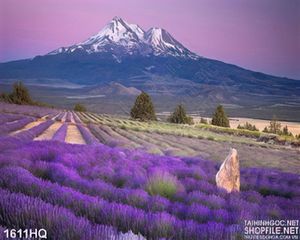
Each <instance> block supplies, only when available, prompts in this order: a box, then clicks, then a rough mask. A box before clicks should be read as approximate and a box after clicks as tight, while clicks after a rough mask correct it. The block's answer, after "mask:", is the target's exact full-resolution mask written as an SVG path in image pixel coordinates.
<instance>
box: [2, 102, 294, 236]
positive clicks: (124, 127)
mask: <svg viewBox="0 0 300 240" xmlns="http://www.w3.org/2000/svg"><path fill="white" fill-rule="evenodd" d="M0 113H1V114H0V123H1V128H0V138H1V141H0V192H1V193H0V210H1V211H0V226H1V227H0V228H3V229H7V228H34V227H35V228H38V227H43V228H45V229H47V232H48V235H49V236H50V238H51V239H119V240H126V239H145V238H146V239H241V238H242V236H243V231H242V227H243V221H244V220H245V219H249V220H250V219H299V218H300V209H299V199H300V191H299V189H300V180H299V174H300V172H299V171H300V157H299V156H300V154H299V148H298V147H292V146H291V145H280V144H271V143H269V142H264V141H259V139H260V137H261V136H260V134H259V135H257V133H255V134H253V133H250V132H247V131H246V132H245V131H240V132H238V131H237V132H224V131H225V130H223V129H209V127H207V126H205V125H193V126H188V125H180V126H178V125H175V124H170V123H165V122H146V123H145V122H139V121H133V120H130V119H127V118H125V117H120V116H110V115H103V114H102V115H99V114H95V113H89V112H87V113H78V112H73V111H66V110H60V109H51V108H41V107H31V106H17V105H10V104H0ZM230 147H235V148H236V149H237V150H238V153H239V155H240V161H241V167H242V168H241V192H240V193H231V194H229V193H226V192H225V191H224V190H222V189H219V188H217V187H216V184H215V175H216V173H217V171H218V168H219V166H220V163H221V161H223V160H224V159H225V156H226V154H227V152H228V151H229V149H230ZM29 220H30V221H29Z"/></svg>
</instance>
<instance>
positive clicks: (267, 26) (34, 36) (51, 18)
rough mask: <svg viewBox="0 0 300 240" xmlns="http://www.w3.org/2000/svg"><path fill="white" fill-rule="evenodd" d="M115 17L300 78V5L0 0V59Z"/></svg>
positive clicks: (80, 36)
mask: <svg viewBox="0 0 300 240" xmlns="http://www.w3.org/2000/svg"><path fill="white" fill-rule="evenodd" d="M114 16H120V17H122V18H124V19H125V20H126V21H127V22H129V23H137V24H139V25H140V26H141V27H142V28H144V29H145V30H147V29H148V28H150V27H152V26H153V27H154V26H156V27H162V28H165V29H166V30H167V31H169V32H170V33H171V34H172V35H173V36H174V37H175V38H176V39H177V40H179V41H180V42H181V43H182V44H183V45H185V46H186V47H188V48H189V49H190V50H192V51H194V52H196V53H198V54H199V55H201V56H205V57H208V58H213V59H218V60H222V61H225V62H228V63H233V64H237V65H239V66H242V67H245V68H248V69H252V70H257V71H262V72H265V73H270V74H273V75H278V76H288V77H291V78H296V79H300V1H299V0H226V1H225V0H0V61H1V62H4V61H9V60H14V59H21V58H28V57H33V56H35V55H42V54H45V53H48V52H50V51H52V50H54V49H56V48H58V47H61V46H68V45H71V44H74V43H77V42H80V41H82V40H85V39H87V38H88V37H89V36H90V35H92V34H94V33H96V32H98V31H99V30H100V29H101V28H102V27H103V26H104V25H105V24H106V23H107V22H109V21H110V20H111V19H112V18H113V17H114Z"/></svg>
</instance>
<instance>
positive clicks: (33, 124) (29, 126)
mask: <svg viewBox="0 0 300 240" xmlns="http://www.w3.org/2000/svg"><path fill="white" fill-rule="evenodd" d="M43 122H45V120H41V119H39V120H37V121H34V122H31V123H28V124H27V125H26V126H25V127H23V128H22V129H19V130H17V131H14V132H12V133H10V134H9V135H11V136H14V135H16V134H18V133H20V132H23V131H26V130H28V129H30V128H33V127H35V126H37V125H39V124H41V123H43Z"/></svg>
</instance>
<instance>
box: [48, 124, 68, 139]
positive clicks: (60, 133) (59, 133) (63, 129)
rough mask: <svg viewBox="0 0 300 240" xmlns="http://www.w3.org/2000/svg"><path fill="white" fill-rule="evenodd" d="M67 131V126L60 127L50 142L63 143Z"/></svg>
mask: <svg viewBox="0 0 300 240" xmlns="http://www.w3.org/2000/svg"><path fill="white" fill-rule="evenodd" d="M67 129H68V125H67V124H63V125H61V127H60V128H59V129H58V130H57V131H56V132H55V134H54V135H53V137H52V140H56V141H60V142H64V141H65V138H66V135H67Z"/></svg>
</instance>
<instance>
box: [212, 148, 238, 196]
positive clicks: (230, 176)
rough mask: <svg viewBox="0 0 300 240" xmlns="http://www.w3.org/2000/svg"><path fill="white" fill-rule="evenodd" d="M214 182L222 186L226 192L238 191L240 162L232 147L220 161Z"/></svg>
mask: <svg viewBox="0 0 300 240" xmlns="http://www.w3.org/2000/svg"><path fill="white" fill-rule="evenodd" d="M216 183H217V186H218V187H219V188H224V189H225V190H226V191H227V192H232V191H238V192H239V191H240V163H239V158H238V154H237V151H236V150H235V149H234V148H232V149H231V150H230V153H229V155H228V156H227V158H226V159H225V161H224V162H223V163H222V165H221V167H220V170H219V171H218V173H217V175H216Z"/></svg>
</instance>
